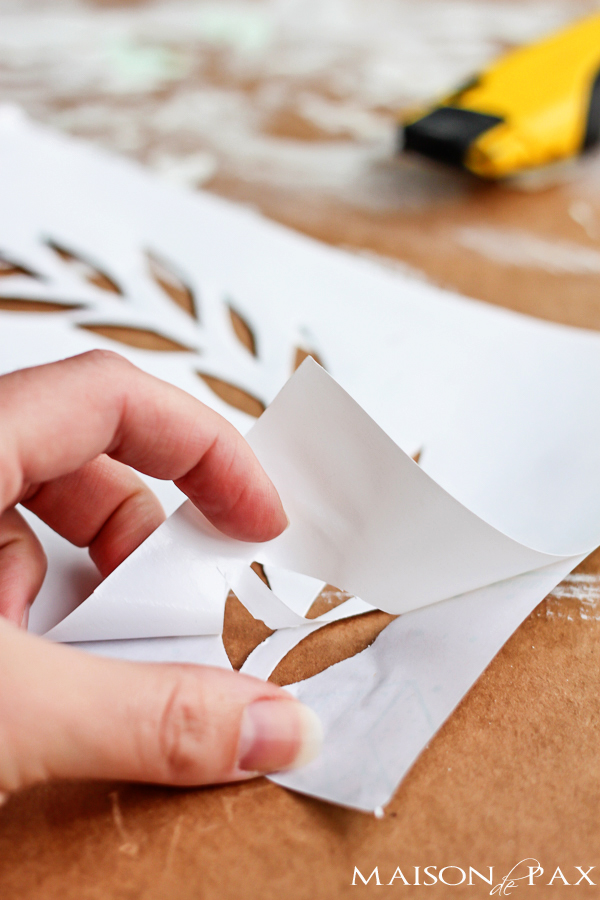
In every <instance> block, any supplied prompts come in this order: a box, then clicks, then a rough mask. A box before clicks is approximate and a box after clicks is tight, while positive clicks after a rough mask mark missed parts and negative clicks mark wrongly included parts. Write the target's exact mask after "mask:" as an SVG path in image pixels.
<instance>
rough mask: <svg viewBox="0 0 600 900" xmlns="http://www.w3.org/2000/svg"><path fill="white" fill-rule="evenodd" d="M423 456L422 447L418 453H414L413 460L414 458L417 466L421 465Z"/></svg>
mask: <svg viewBox="0 0 600 900" xmlns="http://www.w3.org/2000/svg"><path fill="white" fill-rule="evenodd" d="M422 455H423V448H422V447H421V448H420V449H419V450H417V452H416V453H413V455H412V458H413V459H414V461H415V462H416V463H417V465H418V464H419V462H420V460H421V456H422Z"/></svg>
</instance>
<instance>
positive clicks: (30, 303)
mask: <svg viewBox="0 0 600 900" xmlns="http://www.w3.org/2000/svg"><path fill="white" fill-rule="evenodd" d="M0 309H1V310H5V311H6V312H19V313H20V312H23V313H54V312H69V311H70V310H74V309H83V307H82V306H79V305H72V304H70V303H58V302H56V301H55V300H27V299H25V298H23V297H0Z"/></svg>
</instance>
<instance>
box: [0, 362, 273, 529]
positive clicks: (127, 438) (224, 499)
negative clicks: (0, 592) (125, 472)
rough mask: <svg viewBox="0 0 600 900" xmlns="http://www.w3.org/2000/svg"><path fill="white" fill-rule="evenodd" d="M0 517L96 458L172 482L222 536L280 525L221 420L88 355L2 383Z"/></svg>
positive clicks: (240, 445) (267, 490)
mask: <svg viewBox="0 0 600 900" xmlns="http://www.w3.org/2000/svg"><path fill="white" fill-rule="evenodd" d="M0 434H1V435H2V439H1V441H0V473H1V475H0V478H1V480H0V508H2V509H6V508H7V507H8V506H11V505H13V504H14V503H15V502H16V501H17V500H19V499H20V498H21V497H23V496H24V495H25V494H26V493H27V491H29V490H30V489H31V487H32V486H33V485H38V484H40V483H41V482H45V481H51V480H53V479H55V478H59V477H61V476H63V475H67V474H69V473H70V472H74V471H76V470H77V469H78V468H79V467H80V466H82V465H84V464H85V463H86V462H89V461H90V460H91V459H93V458H95V457H96V456H98V455H99V454H100V453H107V454H108V455H109V456H111V457H112V458H113V459H116V460H119V461H120V462H123V463H126V464H127V465H130V466H132V467H133V468H135V469H138V470H139V471H141V472H145V473H146V474H148V475H153V476H155V477H156V478H168V479H172V480H174V481H175V482H176V483H177V484H178V485H179V486H180V487H181V489H182V490H184V491H185V492H186V493H187V494H188V496H189V497H190V498H191V499H192V501H193V502H194V503H195V504H196V506H198V508H199V509H200V510H201V511H202V512H203V513H204V514H205V515H206V516H207V518H209V519H210V520H211V522H213V524H214V525H216V527H217V528H220V529H221V530H222V531H224V532H225V533H227V534H229V535H231V536H233V537H237V538H240V539H242V540H253V541H254V540H268V539H269V538H272V537H275V536H276V535H278V534H279V533H280V532H281V531H283V529H284V528H285V527H286V525H287V518H286V516H285V513H284V511H283V507H282V506H281V501H280V499H279V496H278V494H277V491H276V490H275V488H274V486H273V484H272V483H271V481H270V480H269V479H268V477H267V476H266V474H265V472H264V470H263V469H262V467H261V465H260V464H259V462H258V460H257V459H256V457H255V456H254V454H253V452H252V450H251V449H250V447H249V445H248V444H247V443H246V441H244V439H243V438H242V437H241V436H240V435H239V434H238V432H237V431H236V430H235V429H234V428H233V426H232V425H230V424H229V423H228V422H227V421H226V420H225V419H223V418H222V417H221V416H219V415H218V414H217V413H216V412H214V411H213V410H211V409H209V408H208V407H206V406H204V404H202V403H200V402H199V401H198V400H195V399H194V398H193V397H191V396H190V395H189V394H186V393H185V391H181V390H179V389H178V388H176V387H173V386H172V385H169V384H166V383H165V382H162V381H159V380H158V379H156V378H153V377H152V376H151V375H147V374H146V373H145V372H142V371H141V370H139V369H137V368H136V367H135V366H133V365H131V363H129V362H127V361H126V360H125V359H123V358H122V357H120V356H118V355H117V354H115V353H110V352H108V351H104V350H94V351H92V352H90V353H84V354H83V355H82V356H76V357H73V358H71V359H67V360H63V361H61V362H57V363H51V364H49V365H46V366H38V367H35V368H33V369H23V370H21V371H19V372H12V373H11V374H10V375H5V376H3V377H2V378H1V379H0Z"/></svg>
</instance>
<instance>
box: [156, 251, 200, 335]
mask: <svg viewBox="0 0 600 900" xmlns="http://www.w3.org/2000/svg"><path fill="white" fill-rule="evenodd" d="M145 255H146V261H147V263H148V270H149V272H150V275H151V276H152V278H153V279H154V281H155V282H156V284H157V285H158V286H159V288H161V290H163V291H164V292H165V294H167V296H168V297H170V298H171V300H172V301H173V303H176V304H177V306H179V307H181V309H183V310H185V312H186V313H188V314H189V315H190V316H192V318H194V319H197V320H199V318H200V316H199V311H198V308H197V305H196V300H195V298H194V293H193V291H192V289H191V288H190V287H189V285H187V284H186V283H185V282H184V281H183V279H182V278H181V277H180V276H179V275H178V274H177V273H176V272H175V271H174V270H173V267H172V266H171V265H170V264H169V263H167V262H166V261H165V260H164V259H163V258H162V257H160V256H158V255H157V254H156V253H153V252H152V251H150V250H146V252H145Z"/></svg>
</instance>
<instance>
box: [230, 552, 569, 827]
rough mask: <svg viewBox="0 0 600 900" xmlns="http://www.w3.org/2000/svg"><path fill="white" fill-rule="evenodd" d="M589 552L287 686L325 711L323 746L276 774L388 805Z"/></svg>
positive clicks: (458, 602) (332, 796)
mask: <svg viewBox="0 0 600 900" xmlns="http://www.w3.org/2000/svg"><path fill="white" fill-rule="evenodd" d="M582 558H583V557H580V558H579V559H576V560H575V561H573V560H571V561H561V562H557V563H554V565H551V566H548V567H546V568H543V569H538V570H537V571H536V572H528V573H526V574H524V575H519V576H517V577H515V578H512V579H510V581H506V582H501V583H499V584H494V585H490V586H488V587H484V588H481V589H479V590H477V591H473V592H472V593H469V594H465V595H464V596H461V597H455V598H453V599H452V600H447V601H446V602H445V603H440V604H438V605H437V606H429V607H426V608H424V609H419V610H415V611H414V612H409V613H406V615H403V616H401V617H400V618H398V619H396V620H395V621H394V622H391V623H390V624H389V625H388V626H387V628H385V629H384V631H383V632H382V633H381V634H380V635H379V637H378V638H377V639H376V640H375V642H374V643H373V644H372V645H371V646H370V647H368V648H367V649H366V650H363V652H362V653H359V654H357V655H356V656H354V657H352V658H351V659H346V660H344V661H343V662H340V663H337V664H336V665H334V666H331V667H330V668H329V669H326V670H325V671H324V672H320V673H319V674H318V675H315V676H313V677H312V678H309V679H307V680H306V681H301V682H299V683H297V684H294V685H290V686H288V688H287V690H289V691H290V692H291V693H292V694H293V695H294V696H295V697H297V698H298V699H299V700H301V701H302V702H303V703H306V704H307V705H308V706H310V708H311V709H313V710H314V711H315V712H316V713H317V715H318V716H319V718H320V720H321V723H322V725H323V729H324V733H325V739H324V747H323V751H322V753H321V755H320V756H319V757H318V758H317V759H316V760H314V761H313V762H311V763H309V764H308V765H307V766H305V767H303V768H302V769H298V770H297V771H294V772H286V773H282V774H280V775H275V776H272V780H273V781H275V782H276V783H277V784H280V785H282V786H284V787H288V788H292V789H293V790H295V791H300V792H302V793H304V794H309V795H311V796H314V797H319V798H320V799H322V800H329V801H331V802H333V803H339V804H342V805H344V806H350V807H353V808H355V809H360V810H364V811H365V812H367V811H368V812H371V811H373V810H375V809H377V808H378V807H382V806H385V804H386V803H388V802H389V800H390V799H391V797H392V795H393V794H394V791H395V790H396V788H397V786H398V784H399V783H400V781H401V780H402V778H403V777H404V776H405V775H406V773H407V772H408V770H409V769H410V767H411V766H412V764H413V763H414V762H415V760H416V758H417V756H418V755H419V754H420V753H421V751H422V750H423V749H424V747H425V746H426V745H427V743H428V742H429V741H430V740H431V738H432V737H433V735H434V734H435V732H436V731H437V730H438V729H439V728H440V726H441V725H442V724H443V722H444V721H445V720H446V719H447V718H448V716H449V715H450V713H451V712H452V711H453V710H454V708H455V707H456V706H457V704H458V703H459V702H460V700H461V699H462V697H463V696H464V694H465V693H466V692H467V691H468V689H469V688H470V687H471V685H472V684H473V682H474V681H475V679H476V678H477V677H478V676H479V674H480V673H481V672H482V671H483V669H484V668H485V667H486V666H487V665H489V663H490V662H491V660H492V659H493V657H494V656H495V655H496V653H498V651H499V650H500V648H501V647H502V645H503V644H504V643H505V642H506V641H507V640H508V638H509V637H510V636H511V634H512V633H513V632H514V631H515V629H516V628H517V627H518V626H519V624H520V623H521V622H522V621H523V619H524V618H525V617H526V616H527V615H528V614H529V613H530V612H531V610H532V609H533V608H534V607H535V606H536V605H537V603H538V602H539V601H540V599H541V598H542V597H544V596H545V595H546V594H547V593H548V592H549V591H551V590H552V588H553V587H555V585H556V584H558V582H559V581H560V580H561V579H562V578H563V577H564V576H565V575H566V574H567V573H568V572H569V571H570V568H571V567H572V566H573V565H574V564H577V563H579V562H580V561H581V559H582ZM457 625H458V627H457ZM277 637H278V635H277V634H275V635H273V637H272V638H269V639H268V640H269V641H272V640H273V638H277ZM265 643H267V642H265ZM260 649H261V648H257V650H255V651H254V653H253V654H251V656H250V657H249V659H248V663H250V661H251V660H252V659H253V657H255V654H256V657H255V659H256V663H255V665H254V670H255V673H257V672H260V671H265V670H266V669H268V667H269V666H270V664H271V662H272V660H271V659H267V660H266V665H265V666H264V667H263V668H262V669H261V665H260V663H261V660H260ZM263 655H264V657H267V656H268V648H265V650H264V651H263ZM251 665H252V664H251ZM251 665H250V666H249V670H251ZM244 670H245V667H244V669H243V670H242V671H244ZM253 674H254V673H253Z"/></svg>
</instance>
